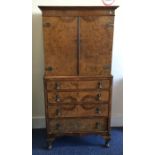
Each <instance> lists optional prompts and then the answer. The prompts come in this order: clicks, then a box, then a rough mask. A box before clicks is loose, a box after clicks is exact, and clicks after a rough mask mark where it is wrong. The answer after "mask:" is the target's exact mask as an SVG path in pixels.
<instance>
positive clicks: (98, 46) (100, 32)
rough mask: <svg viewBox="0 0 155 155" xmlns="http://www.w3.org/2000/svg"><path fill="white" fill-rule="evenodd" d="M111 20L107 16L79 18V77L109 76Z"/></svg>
mask: <svg viewBox="0 0 155 155" xmlns="http://www.w3.org/2000/svg"><path fill="white" fill-rule="evenodd" d="M113 20H114V18H113V17H107V16H105V17H103V16H100V17H81V22H80V24H81V25H80V27H81V31H80V36H81V42H80V44H81V46H80V48H81V49H80V52H81V55H80V75H81V76H84V75H87V76H88V75H89V76H94V75H104V76H109V75H111V58H112V38H113ZM90 32H91V33H90Z"/></svg>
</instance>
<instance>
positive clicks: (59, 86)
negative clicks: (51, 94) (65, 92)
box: [55, 82, 61, 90]
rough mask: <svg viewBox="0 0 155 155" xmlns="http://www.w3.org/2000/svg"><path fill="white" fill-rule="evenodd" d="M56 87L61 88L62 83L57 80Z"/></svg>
mask: <svg viewBox="0 0 155 155" xmlns="http://www.w3.org/2000/svg"><path fill="white" fill-rule="evenodd" d="M55 88H56V89H57V90H59V89H60V88H61V84H60V82H56V84H55Z"/></svg>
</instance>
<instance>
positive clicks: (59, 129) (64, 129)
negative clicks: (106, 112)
mask: <svg viewBox="0 0 155 155" xmlns="http://www.w3.org/2000/svg"><path fill="white" fill-rule="evenodd" d="M48 129H49V131H48V132H49V133H70V132H97V131H105V130H107V129H108V119H107V118H104V117H103V118H91V119H90V118H76V119H75V118H69V119H67V118H66V119H60V120H58V119H52V120H50V121H49V128H48Z"/></svg>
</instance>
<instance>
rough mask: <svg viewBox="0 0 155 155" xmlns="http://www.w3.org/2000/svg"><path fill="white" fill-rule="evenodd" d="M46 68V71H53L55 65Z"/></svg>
mask: <svg viewBox="0 0 155 155" xmlns="http://www.w3.org/2000/svg"><path fill="white" fill-rule="evenodd" d="M45 69H46V71H49V72H52V71H53V67H51V66H49V67H46V68H45Z"/></svg>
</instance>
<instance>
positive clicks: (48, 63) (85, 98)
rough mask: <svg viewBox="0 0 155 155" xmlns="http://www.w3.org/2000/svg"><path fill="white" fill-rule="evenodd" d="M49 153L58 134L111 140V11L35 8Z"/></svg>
mask: <svg viewBox="0 0 155 155" xmlns="http://www.w3.org/2000/svg"><path fill="white" fill-rule="evenodd" d="M39 8H40V9H41V10H42V16H43V18H42V19H43V35H44V36H43V37H44V58H45V59H44V62H45V75H44V92H45V112H46V128H47V137H48V141H49V145H48V146H49V148H51V146H52V141H53V139H54V138H56V137H58V136H62V135H84V134H100V135H102V136H103V137H104V139H105V146H108V145H109V140H110V120H111V93H112V75H111V60H112V42H113V27H114V13H115V9H116V8H117V6H112V7H95V6H94V7H86V6H85V7H67V6H66V7H54V6H46V7H45V6H40V7H39Z"/></svg>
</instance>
